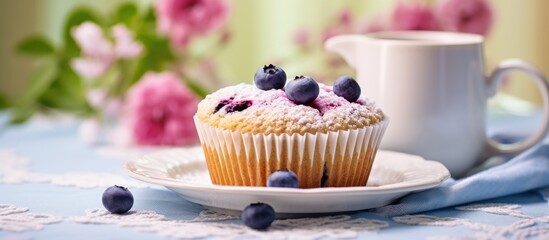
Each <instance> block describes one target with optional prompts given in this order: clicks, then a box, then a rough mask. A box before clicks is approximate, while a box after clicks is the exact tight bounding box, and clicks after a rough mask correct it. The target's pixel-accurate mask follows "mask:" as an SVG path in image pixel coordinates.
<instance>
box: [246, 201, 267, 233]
mask: <svg viewBox="0 0 549 240" xmlns="http://www.w3.org/2000/svg"><path fill="white" fill-rule="evenodd" d="M241 217H242V222H244V224H245V225H246V226H248V227H250V228H253V229H255V230H265V229H267V228H268V227H269V226H271V223H273V221H274V220H275V211H274V209H273V208H272V207H271V206H270V205H269V204H266V203H259V202H258V203H252V204H250V205H248V206H247V207H246V208H244V211H242V216H241Z"/></svg>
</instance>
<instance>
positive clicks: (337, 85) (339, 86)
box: [334, 76, 360, 102]
mask: <svg viewBox="0 0 549 240" xmlns="http://www.w3.org/2000/svg"><path fill="white" fill-rule="evenodd" d="M334 93H335V94H336V95H338V96H340V97H342V98H345V99H347V101H349V102H355V101H356V100H357V99H358V97H360V86H359V85H358V83H357V82H356V81H355V79H353V78H352V77H349V76H341V77H339V78H338V79H337V80H336V81H335V82H334Z"/></svg>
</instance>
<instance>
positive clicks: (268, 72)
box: [254, 64, 286, 90]
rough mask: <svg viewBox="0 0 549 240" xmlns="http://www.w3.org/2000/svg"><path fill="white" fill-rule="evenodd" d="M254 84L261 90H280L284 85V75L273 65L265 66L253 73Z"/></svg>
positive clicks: (280, 69) (282, 71)
mask: <svg viewBox="0 0 549 240" xmlns="http://www.w3.org/2000/svg"><path fill="white" fill-rule="evenodd" d="M254 83H255V86H256V87H257V88H259V89H261V90H271V89H282V88H284V85H285V84H286V73H285V72H284V70H282V68H279V67H277V66H275V65H272V64H269V65H265V66H264V67H262V68H260V69H258V70H257V72H255V75H254Z"/></svg>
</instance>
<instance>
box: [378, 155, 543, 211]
mask: <svg viewBox="0 0 549 240" xmlns="http://www.w3.org/2000/svg"><path fill="white" fill-rule="evenodd" d="M546 187H549V145H541V146H537V147H534V148H532V149H530V150H528V151H527V152H524V153H522V154H521V155H519V156H517V157H515V158H513V159H511V160H509V161H507V162H505V163H503V164H501V165H498V166H495V167H492V168H489V169H486V170H484V171H481V172H478V173H476V174H474V175H471V176H468V177H465V178H463V179H459V180H454V179H449V180H447V181H445V182H444V183H443V184H442V185H440V186H439V187H436V188H433V189H429V190H426V191H423V192H417V193H413V194H410V195H407V196H405V197H403V198H402V199H400V200H399V201H397V202H396V203H395V204H394V205H388V206H384V207H380V208H377V209H373V210H372V211H373V212H376V213H379V214H382V215H386V216H399V215H404V214H412V213H419V212H424V211H429V210H434V209H439V208H443V207H449V206H455V205H461V204H465V203H470V202H475V201H480V200H485V199H490V198H495V197H501V196H506V195H511V194H515V193H520V192H525V191H529V190H534V189H540V188H546ZM540 194H541V195H542V196H544V197H545V198H546V200H547V197H548V196H549V189H542V190H540Z"/></svg>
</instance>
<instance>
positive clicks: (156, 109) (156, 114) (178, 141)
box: [127, 72, 198, 145]
mask: <svg viewBox="0 0 549 240" xmlns="http://www.w3.org/2000/svg"><path fill="white" fill-rule="evenodd" d="M127 100H128V105H127V107H128V116H127V117H128V122H129V124H130V128H131V133H132V136H133V139H134V142H135V143H137V144H140V145H186V144H192V143H196V142H197V132H196V128H195V126H194V122H193V116H194V114H195V113H196V109H197V104H198V100H197V98H196V96H195V95H194V94H193V93H192V92H191V91H189V90H188V89H187V88H186V87H185V85H183V84H182V82H181V80H180V79H179V78H178V77H177V76H176V75H175V74H173V73H170V72H164V73H147V74H145V76H143V78H142V79H141V80H140V81H139V82H138V83H137V84H136V85H135V86H134V87H133V88H132V89H130V92H129V95H128V99H127Z"/></svg>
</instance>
